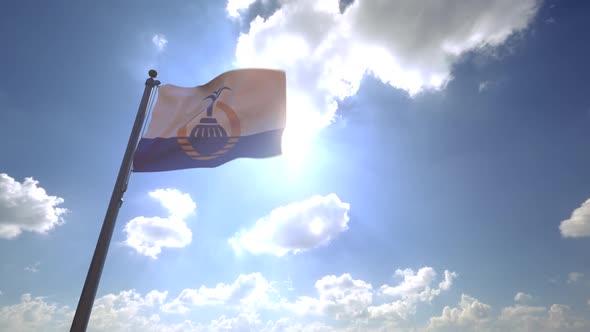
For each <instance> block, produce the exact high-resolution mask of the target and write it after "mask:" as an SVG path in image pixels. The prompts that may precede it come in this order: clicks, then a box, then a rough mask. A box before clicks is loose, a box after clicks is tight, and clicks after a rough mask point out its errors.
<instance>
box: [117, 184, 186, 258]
mask: <svg viewBox="0 0 590 332" xmlns="http://www.w3.org/2000/svg"><path fill="white" fill-rule="evenodd" d="M149 195H150V197H152V198H154V199H156V200H158V201H159V202H160V204H161V205H162V206H163V207H164V208H165V209H167V210H168V217H166V218H161V217H143V216H140V217H136V218H133V219H131V220H130V221H129V222H128V223H127V225H125V230H124V231H125V233H126V234H127V240H126V241H125V244H126V245H127V246H129V247H131V248H133V249H135V250H136V251H137V252H138V253H140V254H143V255H146V256H149V257H152V258H153V259H156V258H158V255H159V254H160V253H161V252H162V248H182V247H185V246H187V245H188V244H190V243H191V241H192V232H191V230H190V229H189V228H188V226H187V224H186V221H184V219H185V218H186V217H188V216H190V215H191V214H193V213H194V212H195V210H196V208H197V205H196V204H195V202H193V200H192V199H191V197H190V195H189V194H183V193H181V192H180V191H178V190H176V189H158V190H155V191H152V192H150V193H149Z"/></svg>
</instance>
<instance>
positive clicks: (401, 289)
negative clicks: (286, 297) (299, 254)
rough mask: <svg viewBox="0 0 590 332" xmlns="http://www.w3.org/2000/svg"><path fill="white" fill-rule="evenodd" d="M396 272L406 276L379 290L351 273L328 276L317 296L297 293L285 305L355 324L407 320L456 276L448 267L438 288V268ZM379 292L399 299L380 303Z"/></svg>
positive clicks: (300, 310) (321, 282)
mask: <svg viewBox="0 0 590 332" xmlns="http://www.w3.org/2000/svg"><path fill="white" fill-rule="evenodd" d="M396 275H398V276H400V275H401V276H404V279H403V280H402V281H401V282H400V283H399V284H397V285H395V286H389V285H383V286H382V287H381V288H379V289H378V290H377V291H376V290H374V289H373V287H372V285H371V284H370V283H368V282H366V281H363V280H358V279H353V278H352V276H351V275H350V274H348V273H344V274H342V275H340V276H338V277H337V276H335V275H329V276H325V277H323V278H321V279H320V280H318V281H317V282H316V284H315V288H316V291H317V293H318V296H317V297H310V296H298V297H297V298H296V300H295V301H294V302H283V305H282V306H283V307H284V308H286V309H288V310H289V311H292V312H294V313H296V314H297V315H310V316H323V317H329V318H333V319H336V320H340V321H346V322H350V323H355V324H363V322H364V323H367V322H369V323H370V324H373V325H379V324H383V323H384V322H389V323H392V322H397V323H399V322H403V321H405V322H408V319H410V318H411V317H413V316H414V315H415V313H416V308H417V306H418V304H419V303H421V302H430V301H431V300H432V299H433V298H434V297H436V296H438V295H440V294H441V292H442V291H446V290H448V289H450V287H451V286H452V284H453V279H454V278H455V277H456V276H457V274H456V273H454V272H449V271H445V273H444V279H443V280H442V281H441V282H440V283H438V288H436V286H437V284H436V283H435V280H436V272H435V271H434V269H432V268H431V267H423V268H421V269H419V270H418V271H417V272H416V273H414V272H413V271H412V270H411V269H405V270H397V271H396ZM376 296H380V297H385V298H391V297H394V298H396V299H395V300H394V301H391V302H387V301H385V302H383V301H379V302H380V303H379V302H378V301H375V297H376ZM376 302H377V303H376Z"/></svg>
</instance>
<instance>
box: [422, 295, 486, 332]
mask: <svg viewBox="0 0 590 332" xmlns="http://www.w3.org/2000/svg"><path fill="white" fill-rule="evenodd" d="M491 312H492V308H491V306H489V305H487V304H485V303H481V302H480V301H479V300H477V299H476V298H473V297H471V296H469V295H466V294H462V295H461V301H459V305H458V306H457V307H455V308H451V307H448V306H446V307H444V308H443V311H442V314H441V315H440V316H438V317H432V318H430V323H429V326H428V329H430V330H442V329H444V328H447V327H469V328H471V330H473V331H477V330H478V327H479V326H481V325H484V324H485V323H487V322H488V321H489V318H490V315H491Z"/></svg>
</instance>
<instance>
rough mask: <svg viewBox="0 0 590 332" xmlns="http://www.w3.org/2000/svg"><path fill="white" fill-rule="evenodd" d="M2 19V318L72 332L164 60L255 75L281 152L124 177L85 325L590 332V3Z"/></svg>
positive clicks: (198, 79) (261, 7)
mask: <svg viewBox="0 0 590 332" xmlns="http://www.w3.org/2000/svg"><path fill="white" fill-rule="evenodd" d="M4 7H5V9H4V10H2V11H1V12H0V39H1V40H2V43H3V45H4V47H3V49H4V52H2V53H0V63H1V64H2V66H1V68H2V80H1V81H0V105H2V106H1V107H0V139H1V140H2V142H3V143H2V144H1V145H0V153H1V154H0V155H1V157H0V173H2V174H3V175H2V176H1V177H0V252H2V253H4V254H3V255H1V256H0V275H1V276H2V277H1V278H0V292H1V293H0V330H7V331H9V330H11V331H14V330H19V331H21V330H22V331H61V330H67V329H68V328H69V324H70V321H71V317H72V315H73V310H74V309H75V306H76V304H77V300H78V297H79V294H80V291H81V288H82V285H83V282H84V278H85V276H86V272H87V268H88V265H89V262H90V258H91V256H92V252H93V250H94V245H95V243H96V239H97V236H98V233H99V230H100V226H101V223H102V220H103V217H104V213H105V210H106V207H107V204H108V199H109V197H110V194H111V190H112V186H113V184H114V181H115V178H116V174H117V171H118V167H119V164H120V162H121V158H122V155H123V152H124V149H125V145H126V142H127V138H128V135H129V131H130V129H131V126H132V123H133V119H134V117H135V113H136V111H137V107H138V103H139V99H140V98H141V93H142V91H143V83H144V81H145V79H146V78H147V70H148V69H151V68H155V69H157V70H158V72H159V76H158V79H159V80H160V81H162V83H169V84H174V85H179V86H196V85H200V84H204V83H206V82H208V81H209V80H210V79H212V78H214V77H215V76H217V75H218V74H220V73H222V72H224V71H227V70H231V69H234V68H244V67H265V68H277V69H282V70H285V71H286V73H287V89H288V105H287V112H288V121H287V132H286V133H285V135H288V137H284V139H285V154H284V155H283V156H280V157H275V158H270V159H264V160H254V159H240V160H236V161H232V162H230V163H228V164H225V165H223V166H221V167H218V168H215V169H189V170H182V171H173V172H162V173H136V174H132V176H131V181H130V185H129V189H128V191H127V193H126V195H125V203H124V205H123V207H122V209H121V211H120V214H119V218H118V221H117V226H116V229H115V232H114V236H113V241H112V244H111V248H110V251H109V256H108V258H107V262H106V266H105V269H104V273H103V276H102V280H101V284H100V288H99V290H98V294H97V300H96V302H95V309H94V311H93V317H92V319H91V321H90V324H89V331H135V330H142V331H149V330H153V331H372V330H374V331H587V330H589V329H590V320H589V319H588V318H587V317H590V267H589V266H588V264H587V262H588V259H589V256H588V252H589V249H590V239H589V237H590V201H589V202H587V203H586V201H587V200H588V199H590V178H589V177H588V174H587V173H588V169H590V153H588V151H589V146H590V130H589V128H590V100H589V99H588V95H587V91H589V88H590V83H588V79H587V78H588V77H589V75H590V65H588V63H587V59H588V58H590V46H588V45H590V40H589V38H590V37H589V35H588V33H586V31H590V26H588V25H589V24H590V23H588V22H587V19H586V18H587V17H588V14H589V13H590V6H589V5H588V4H586V3H585V2H559V1H544V2H540V1H534V0H528V1H521V2H519V3H514V2H513V1H504V0H494V1H474V2H471V3H470V4H465V3H464V2H454V1H449V2H448V3H446V4H445V5H440V3H438V2H420V3H417V2H413V1H402V0H399V1H389V2H387V1H382V2H379V1H375V2H370V1H367V0H356V1H353V2H351V4H349V5H348V7H347V8H345V10H344V11H339V9H340V8H339V6H338V2H337V1H323V2H315V1H311V0H300V1H295V0H290V1H281V2H279V1H268V0H267V1H263V0H258V1H255V2H252V1H235V0H230V1H228V2H226V1H223V2H222V1H210V2H205V1H175V2H146V1H136V0H129V1H124V2H119V1H100V2H84V3H76V4H73V3H71V2H67V1H52V2H51V3H49V2H47V3H45V2H35V1H28V0H24V1H18V2H17V1H12V2H9V3H8V4H7V6H4ZM259 15H260V16H261V17H259ZM257 17H258V18H257ZM27 178H33V179H34V180H35V181H38V183H35V182H33V181H32V180H26V179H27ZM40 188H42V189H40ZM150 193H151V194H150ZM162 202H164V204H166V203H165V202H171V203H169V204H168V205H167V206H166V205H163V204H162ZM193 204H194V206H193ZM280 207H284V209H282V210H280V211H283V212H284V213H282V214H280V215H279V214H278V213H276V211H278V210H277V209H278V208H280ZM62 209H67V212H64V210H62ZM273 211H274V212H273ZM141 217H143V218H144V220H148V221H147V222H148V224H149V223H150V222H154V221H153V220H155V219H154V217H160V218H161V219H160V220H164V224H165V225H169V226H163V229H161V231H162V232H160V233H158V234H149V232H147V229H146V228H142V227H135V228H133V227H131V226H129V225H134V222H133V220H136V221H137V220H138V219H137V218H141ZM316 219H317V220H321V225H322V226H323V228H322V229H321V230H320V231H317V230H316V231H315V233H314V232H313V231H312V230H313V227H312V225H313V221H314V220H316ZM166 222H168V224H166ZM135 224H137V222H136V223H135ZM179 225H180V226H179ZM126 229H127V231H126ZM187 230H189V231H188V232H187ZM244 234H254V235H255V236H254V238H255V239H256V240H255V241H250V242H248V241H247V240H244V239H245V238H241V236H242V235H244ZM260 234H270V235H268V236H260ZM130 238H135V239H142V240H143V241H144V242H143V245H144V247H143V248H145V247H146V246H147V247H149V248H159V249H161V252H157V250H156V253H154V252H153V251H150V253H149V254H147V255H146V251H145V250H142V249H141V248H139V247H138V246H137V245H133V243H132V241H130V240H129V239H130ZM232 238H233V239H235V240H236V241H237V243H240V249H241V250H235V247H232V245H231V244H230V239H232ZM281 239H282V240H281ZM281 241H283V242H281ZM285 241H286V242H288V243H290V244H291V246H290V247H289V248H287V247H286V245H285V243H286V242H285ZM277 248H278V249H277Z"/></svg>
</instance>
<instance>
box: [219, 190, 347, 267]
mask: <svg viewBox="0 0 590 332" xmlns="http://www.w3.org/2000/svg"><path fill="white" fill-rule="evenodd" d="M349 209H350V204H348V203H343V202H342V201H341V200H340V198H338V196H336V194H329V195H327V196H312V197H311V198H309V199H307V200H304V201H300V202H294V203H291V204H289V205H286V206H281V207H278V208H276V209H274V210H272V211H271V212H270V214H269V215H267V216H266V217H263V218H261V219H259V220H258V221H257V222H256V224H255V225H254V226H253V227H252V228H251V229H248V230H242V231H240V232H238V233H236V234H235V235H234V236H233V237H232V238H230V239H229V243H230V244H231V245H232V247H233V248H234V250H235V251H236V253H239V252H241V251H242V250H246V251H248V252H251V253H253V254H272V255H275V256H279V257H280V256H284V255H285V254H288V253H293V254H297V253H299V252H303V251H306V250H309V249H312V248H316V247H318V246H321V245H325V244H327V243H328V242H330V240H332V239H333V238H335V237H336V236H337V235H338V234H340V233H341V232H344V231H346V230H347V229H348V221H349V218H348V210H349Z"/></svg>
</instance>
